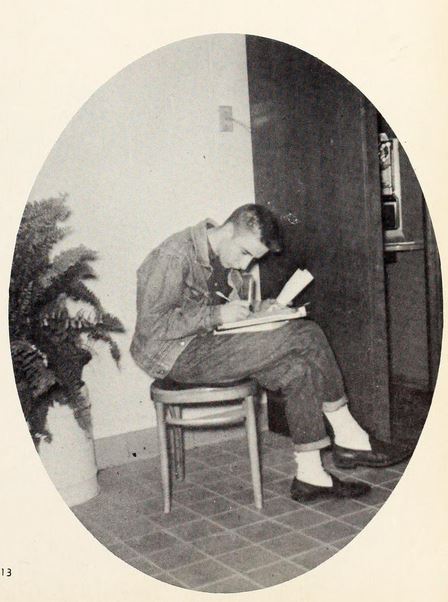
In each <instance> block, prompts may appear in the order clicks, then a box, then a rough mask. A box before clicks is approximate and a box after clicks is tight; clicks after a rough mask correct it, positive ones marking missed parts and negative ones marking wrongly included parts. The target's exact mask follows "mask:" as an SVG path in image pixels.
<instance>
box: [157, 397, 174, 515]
mask: <svg viewBox="0 0 448 602" xmlns="http://www.w3.org/2000/svg"><path fill="white" fill-rule="evenodd" d="M155 406H156V415H157V432H158V435H159V449H160V468H161V473H162V489H163V511H164V512H165V513H166V514H168V513H169V512H170V510H171V491H170V489H171V487H170V466H169V459H168V440H167V432H166V422H165V407H164V405H163V403H160V402H157V403H156V404H155Z"/></svg>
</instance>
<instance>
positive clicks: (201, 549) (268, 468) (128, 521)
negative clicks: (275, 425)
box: [72, 432, 405, 593]
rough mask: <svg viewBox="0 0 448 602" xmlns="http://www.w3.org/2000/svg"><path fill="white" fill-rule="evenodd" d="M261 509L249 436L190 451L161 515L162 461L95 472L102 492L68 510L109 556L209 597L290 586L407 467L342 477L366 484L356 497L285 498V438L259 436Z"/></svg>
mask: <svg viewBox="0 0 448 602" xmlns="http://www.w3.org/2000/svg"><path fill="white" fill-rule="evenodd" d="M261 446H262V459H263V483H264V485H263V490H264V507H263V509H262V510H257V509H256V508H255V506H254V504H253V497H252V488H251V478H250V468H249V462H248V457H247V451H246V440H245V439H236V440H231V441H227V442H220V443H219V444H216V445H208V446H204V447H198V448H195V449H192V450H187V454H186V458H187V465H186V472H187V475H186V479H185V481H183V482H175V483H174V492H173V507H172V511H171V514H169V515H165V514H163V512H162V499H161V485H160V473H159V459H158V457H157V458H152V459H149V460H140V461H136V462H132V463H130V464H125V465H123V466H118V467H113V468H108V469H106V470H102V471H100V473H99V481H100V485H101V493H100V494H99V495H98V496H97V497H96V498H94V499H92V500H90V501H89V502H86V503H85V504H81V505H79V506H75V507H74V508H72V510H73V512H74V513H75V514H76V516H77V517H78V518H79V520H80V521H81V522H82V523H83V524H84V525H85V527H86V528H87V529H88V530H89V531H91V532H92V534H93V535H94V536H95V537H96V538H97V539H98V540H99V541H100V542H101V543H102V544H103V545H104V546H105V547H107V548H108V549H109V550H110V551H111V552H112V553H113V554H115V555H116V556H118V557H119V558H121V559H122V560H124V561H125V562H127V563H129V564H130V565H132V566H134V567H136V568H137V569H139V570H140V571H142V572H144V573H146V574H147V575H150V576H152V577H155V578H157V579H159V580H161V581H164V582H167V583H170V584H173V585H177V586H179V587H184V588H188V589H193V590H199V591H207V592H220V593H230V592H241V591H250V590H255V589H260V588H263V587H266V586H270V585H275V584H278V583H282V582H284V581H288V580H289V579H292V578H294V577H297V576H298V575H301V574H303V573H305V572H306V571H308V570H310V569H312V568H314V567H316V566H317V565H319V564H320V563H322V562H324V561H325V560H327V559H328V558H330V557H331V556H332V555H333V554H335V553H336V552H337V551H338V550H339V549H341V548H342V547H344V546H345V545H346V544H347V543H348V542H349V541H350V540H351V539H352V538H353V537H355V536H356V534H357V533H359V531H360V530H361V529H362V528H363V527H364V526H365V525H366V524H367V523H368V522H369V521H370V520H371V518H372V517H374V516H375V514H376V512H377V511H378V510H379V508H380V507H381V506H382V504H383V503H384V502H385V501H386V499H387V497H388V496H389V495H390V493H391V491H392V490H393V488H394V487H395V485H396V484H397V482H398V480H399V479H400V477H401V474H402V472H403V470H404V468H405V463H403V464H401V465H398V466H394V467H392V468H387V469H381V470H379V469H361V468H357V469H356V470H355V471H348V472H347V471H338V470H336V469H334V467H332V466H331V456H330V454H328V453H327V454H326V455H325V456H324V462H325V464H326V465H327V466H328V467H329V468H330V469H331V470H333V471H334V472H335V474H338V475H339V476H340V477H344V476H345V477H348V476H351V477H355V478H357V479H361V480H363V481H366V482H368V483H370V484H371V485H372V491H371V492H370V493H369V494H368V495H367V496H364V497H362V498H359V499H358V500H349V499H346V500H344V499H342V500H336V499H334V500H333V499H330V500H326V501H325V500H318V501H315V502H313V503H309V504H306V505H302V504H299V503H297V502H294V501H292V500H291V499H290V497H289V486H290V483H291V477H292V475H293V471H294V462H293V461H292V447H291V442H290V439H288V438H285V437H283V436H281V435H275V434H273V433H270V432H268V433H263V435H262V442H261Z"/></svg>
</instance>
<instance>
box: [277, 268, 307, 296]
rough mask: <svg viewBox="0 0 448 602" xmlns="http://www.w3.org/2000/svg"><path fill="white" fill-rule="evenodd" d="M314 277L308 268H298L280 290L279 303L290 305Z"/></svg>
mask: <svg viewBox="0 0 448 602" xmlns="http://www.w3.org/2000/svg"><path fill="white" fill-rule="evenodd" d="M313 279H314V276H313V275H312V274H311V273H310V272H309V271H308V270H301V269H297V270H296V271H295V272H294V274H293V275H292V276H291V278H290V279H289V280H288V282H287V283H286V284H285V286H284V287H283V288H282V290H281V291H280V294H279V295H278V297H277V303H279V304H280V305H288V303H291V301H292V300H293V299H294V298H295V297H297V295H298V294H299V293H300V292H301V291H303V289H304V288H305V287H306V286H308V284H309V283H310V282H312V280H313Z"/></svg>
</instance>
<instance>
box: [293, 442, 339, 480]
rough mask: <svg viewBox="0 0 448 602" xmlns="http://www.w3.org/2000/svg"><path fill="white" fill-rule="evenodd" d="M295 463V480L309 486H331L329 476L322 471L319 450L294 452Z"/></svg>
mask: <svg viewBox="0 0 448 602" xmlns="http://www.w3.org/2000/svg"><path fill="white" fill-rule="evenodd" d="M294 459H295V461H296V463H297V470H296V478H297V479H299V481H305V483H310V484H311V485H321V486H323V487H327V486H328V487H331V486H332V484H333V481H332V478H331V476H330V475H329V474H328V472H326V471H325V470H324V467H323V466H322V460H321V457H320V449H313V450H312V451H304V452H294Z"/></svg>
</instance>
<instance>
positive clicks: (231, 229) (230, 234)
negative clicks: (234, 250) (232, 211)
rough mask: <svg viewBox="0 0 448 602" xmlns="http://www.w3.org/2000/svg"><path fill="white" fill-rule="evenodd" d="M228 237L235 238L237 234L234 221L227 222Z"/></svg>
mask: <svg viewBox="0 0 448 602" xmlns="http://www.w3.org/2000/svg"><path fill="white" fill-rule="evenodd" d="M224 227H225V229H226V234H227V238H229V239H230V238H233V237H234V236H235V224H234V223H233V222H227V224H225V226H224Z"/></svg>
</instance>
